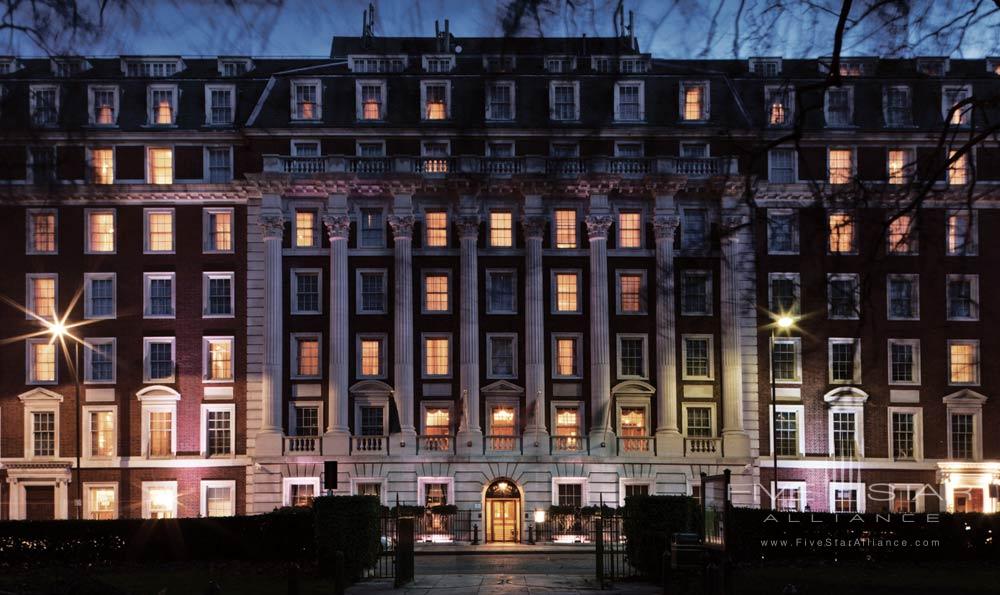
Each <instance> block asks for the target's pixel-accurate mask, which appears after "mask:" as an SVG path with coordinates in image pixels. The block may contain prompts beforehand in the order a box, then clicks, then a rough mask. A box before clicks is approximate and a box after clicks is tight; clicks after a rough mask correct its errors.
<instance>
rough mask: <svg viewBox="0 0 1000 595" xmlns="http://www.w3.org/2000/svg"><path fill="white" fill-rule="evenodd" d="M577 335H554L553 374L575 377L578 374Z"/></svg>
mask: <svg viewBox="0 0 1000 595" xmlns="http://www.w3.org/2000/svg"><path fill="white" fill-rule="evenodd" d="M578 344H579V339H578V338H577V337H556V365H555V376H556V377H562V378H575V377H577V376H579V375H580V369H579V361H578V353H577V346H578Z"/></svg>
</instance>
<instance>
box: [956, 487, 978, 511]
mask: <svg viewBox="0 0 1000 595" xmlns="http://www.w3.org/2000/svg"><path fill="white" fill-rule="evenodd" d="M955 512H983V489H982V488H961V489H956V490H955Z"/></svg>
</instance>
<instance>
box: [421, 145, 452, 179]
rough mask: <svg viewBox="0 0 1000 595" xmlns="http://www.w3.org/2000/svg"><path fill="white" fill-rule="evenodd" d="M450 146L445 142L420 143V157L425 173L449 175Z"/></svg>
mask: <svg viewBox="0 0 1000 595" xmlns="http://www.w3.org/2000/svg"><path fill="white" fill-rule="evenodd" d="M449 151H450V145H449V143H448V142H447V141H445V142H437V141H434V142H431V141H424V142H422V143H420V156H421V157H422V164H423V170H424V173H427V174H446V173H448V167H449V160H448V153H449Z"/></svg>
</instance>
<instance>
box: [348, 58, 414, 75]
mask: <svg viewBox="0 0 1000 595" xmlns="http://www.w3.org/2000/svg"><path fill="white" fill-rule="evenodd" d="M347 67H348V68H349V69H350V71H351V72H367V73H372V72H403V71H404V70H405V69H406V56H365V55H356V56H348V57H347Z"/></svg>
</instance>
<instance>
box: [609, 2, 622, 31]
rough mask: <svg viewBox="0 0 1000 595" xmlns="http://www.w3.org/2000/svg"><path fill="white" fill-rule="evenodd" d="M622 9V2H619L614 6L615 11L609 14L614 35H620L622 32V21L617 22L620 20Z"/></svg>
mask: <svg viewBox="0 0 1000 595" xmlns="http://www.w3.org/2000/svg"><path fill="white" fill-rule="evenodd" d="M623 10H624V8H623V6H622V3H621V2H619V3H618V6H616V7H615V13H614V14H613V15H611V22H612V23H613V24H614V26H615V37H621V36H622V34H623V31H622V28H623V27H624V26H625V25H624V23H622V24H619V21H621V16H622V11H623Z"/></svg>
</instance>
